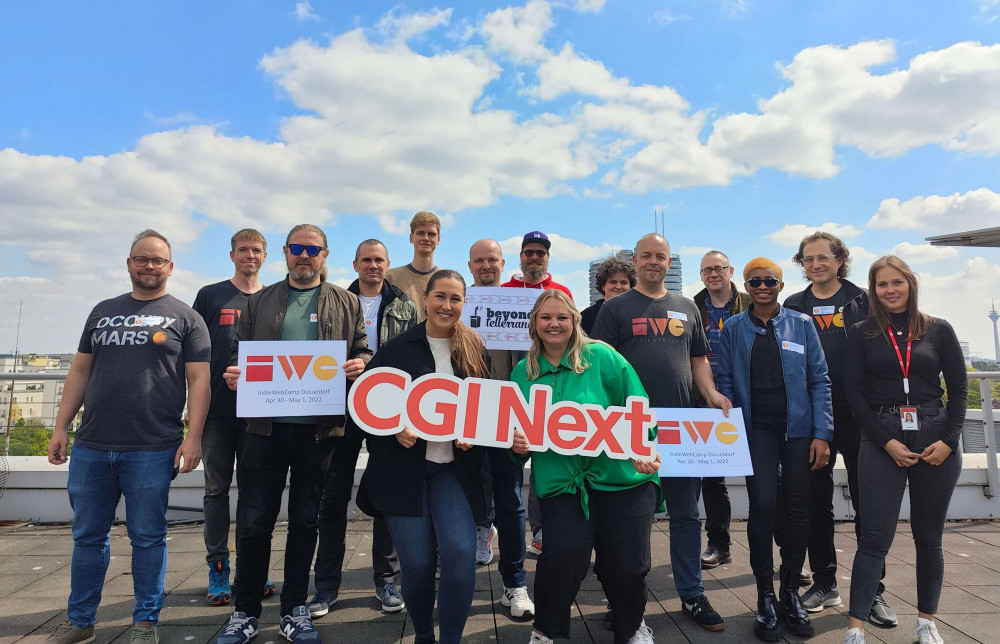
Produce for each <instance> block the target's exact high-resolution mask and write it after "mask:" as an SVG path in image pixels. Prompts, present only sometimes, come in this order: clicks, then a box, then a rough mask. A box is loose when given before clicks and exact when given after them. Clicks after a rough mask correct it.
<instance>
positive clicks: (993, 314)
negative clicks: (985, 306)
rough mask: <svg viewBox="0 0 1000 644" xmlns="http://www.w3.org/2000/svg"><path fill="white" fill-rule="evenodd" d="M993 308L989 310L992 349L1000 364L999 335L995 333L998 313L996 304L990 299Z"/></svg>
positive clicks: (998, 318) (999, 318) (999, 315)
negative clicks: (991, 324) (991, 323)
mask: <svg viewBox="0 0 1000 644" xmlns="http://www.w3.org/2000/svg"><path fill="white" fill-rule="evenodd" d="M990 305H991V306H992V307H993V309H992V310H991V311H990V319H991V320H993V350H994V351H995V352H996V360H997V364H1000V335H997V320H1000V313H997V305H996V304H994V303H993V301H992V300H990Z"/></svg>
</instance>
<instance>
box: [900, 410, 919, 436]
mask: <svg viewBox="0 0 1000 644" xmlns="http://www.w3.org/2000/svg"><path fill="white" fill-rule="evenodd" d="M899 422H900V424H901V425H902V427H903V431H904V432H915V431H918V430H919V429H920V415H919V414H917V408H916V407H900V408H899Z"/></svg>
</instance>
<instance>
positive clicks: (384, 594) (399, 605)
mask: <svg viewBox="0 0 1000 644" xmlns="http://www.w3.org/2000/svg"><path fill="white" fill-rule="evenodd" d="M375 596H376V597H378V600H379V601H380V602H382V610H384V611H385V612H387V613H398V612H399V611H401V610H403V609H404V608H406V603H405V602H403V596H402V595H400V594H399V591H398V590H396V586H395V585H394V584H392V583H387V584H385V585H384V586H382V587H381V588H376V589H375Z"/></svg>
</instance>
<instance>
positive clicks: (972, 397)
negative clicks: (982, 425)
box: [966, 365, 1000, 409]
mask: <svg viewBox="0 0 1000 644" xmlns="http://www.w3.org/2000/svg"><path fill="white" fill-rule="evenodd" d="M966 370H967V371H985V370H981V369H978V368H976V367H975V365H973V366H972V367H966ZM990 391H991V392H992V394H993V400H995V401H1000V381H998V380H994V381H992V383H991V384H990ZM982 408H983V397H982V395H981V393H980V391H979V379H973V378H970V379H969V409H982Z"/></svg>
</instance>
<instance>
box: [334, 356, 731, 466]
mask: <svg viewBox="0 0 1000 644" xmlns="http://www.w3.org/2000/svg"><path fill="white" fill-rule="evenodd" d="M347 407H348V409H349V411H350V413H351V414H352V416H353V417H354V420H355V421H356V422H357V424H358V426H360V427H361V428H362V429H363V430H365V431H366V432H368V433H370V434H373V435H376V436H391V435H393V434H396V433H398V432H400V431H402V429H403V427H409V428H410V429H411V430H412V431H413V432H414V433H416V434H417V436H419V437H421V438H423V439H425V440H428V441H449V440H460V441H464V442H467V443H472V444H475V445H484V446H487V447H508V448H509V447H510V446H511V445H512V444H513V441H514V431H515V430H521V431H522V432H523V433H524V435H525V437H526V438H527V439H528V445H529V449H530V450H532V451H541V450H547V449H551V450H553V451H555V452H557V453H559V454H566V455H571V454H580V455H583V456H597V455H598V454H606V455H607V456H609V457H610V458H615V459H627V458H634V459H638V460H645V461H649V460H653V459H654V450H658V451H659V452H660V455H661V457H662V458H663V466H662V468H661V470H660V476H727V475H733V476H735V475H739V474H743V473H749V471H750V470H749V469H748V468H749V465H750V453H749V449H748V446H747V442H746V431H745V430H744V429H743V416H742V414H741V413H740V411H739V410H738V409H736V410H733V411H731V412H730V418H728V419H727V418H725V417H724V416H723V415H722V412H720V411H718V410H704V409H656V410H654V409H651V408H650V407H649V401H648V400H647V399H646V398H643V397H639V396H631V397H629V398H628V400H627V401H626V404H625V405H624V406H621V407H603V406H600V405H590V404H580V403H575V402H570V401H562V402H553V401H552V388H551V387H549V386H547V385H533V386H532V387H531V390H530V394H529V396H528V398H527V399H525V397H524V395H523V394H522V393H521V389H520V387H518V386H517V385H515V384H514V383H511V382H504V381H500V380H484V379H480V378H465V379H464V380H463V379H460V378H456V377H454V376H449V375H445V374H437V373H434V374H427V375H425V376H421V377H420V378H417V379H416V380H414V379H412V378H411V377H410V375H409V374H408V373H406V372H404V371H400V370H398V369H392V368H389V367H382V368H378V369H372V370H370V371H366V372H365V373H364V374H362V375H361V377H360V378H358V379H357V381H355V383H354V385H353V386H352V387H351V391H350V392H349V393H348V396H347ZM658 418H659V419H658ZM654 423H655V424H656V425H657V427H658V431H659V432H662V435H660V436H658V438H657V440H653V439H651V438H650V437H649V431H648V428H649V427H650V426H651V425H653V424H654ZM692 471H696V472H698V473H696V474H692V473H691V472H692Z"/></svg>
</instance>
